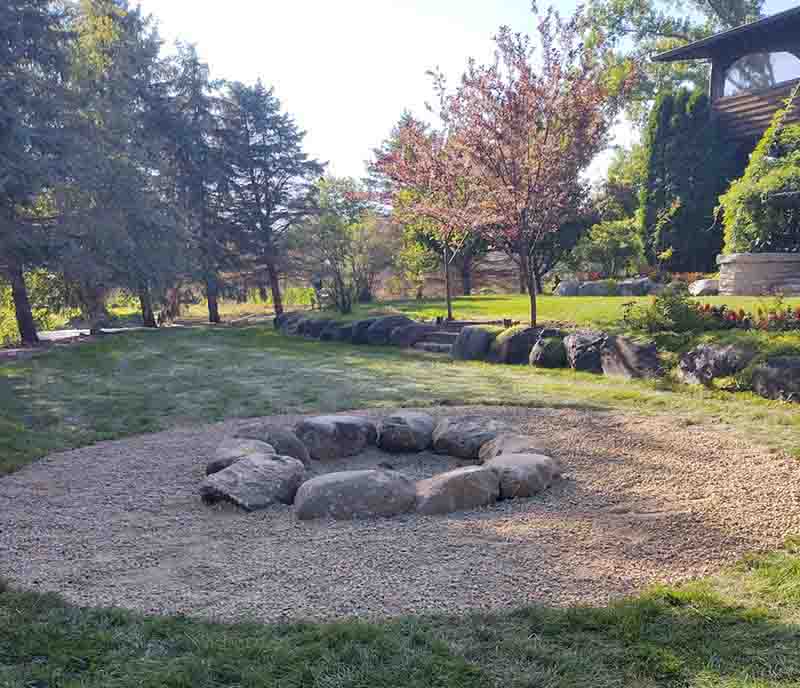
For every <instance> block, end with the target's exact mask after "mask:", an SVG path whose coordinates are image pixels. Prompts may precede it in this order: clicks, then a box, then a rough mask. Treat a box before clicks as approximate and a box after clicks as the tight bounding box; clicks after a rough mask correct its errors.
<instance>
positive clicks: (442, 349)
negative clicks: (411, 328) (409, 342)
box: [414, 342, 453, 354]
mask: <svg viewBox="0 0 800 688" xmlns="http://www.w3.org/2000/svg"><path fill="white" fill-rule="evenodd" d="M414 348H415V349H418V350H419V351H427V352H428V353H431V354H449V353H450V352H451V351H452V350H453V345H452V344H443V343H442V342H417V343H416V344H414Z"/></svg>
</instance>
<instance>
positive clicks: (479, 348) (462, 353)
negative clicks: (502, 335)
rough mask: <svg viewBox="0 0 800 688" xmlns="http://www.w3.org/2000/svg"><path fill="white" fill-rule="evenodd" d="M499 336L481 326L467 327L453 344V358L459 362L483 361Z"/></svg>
mask: <svg viewBox="0 0 800 688" xmlns="http://www.w3.org/2000/svg"><path fill="white" fill-rule="evenodd" d="M496 336H497V333H496V332H492V331H491V330H487V329H486V328H485V327H481V326H480V325H467V326H466V327H464V328H463V329H462V330H461V332H459V333H458V337H457V338H456V341H455V342H453V350H452V353H451V355H452V357H453V358H454V359H456V360H459V361H483V360H485V359H486V356H487V354H488V353H489V348H490V347H491V346H492V342H493V341H494V339H495V337H496Z"/></svg>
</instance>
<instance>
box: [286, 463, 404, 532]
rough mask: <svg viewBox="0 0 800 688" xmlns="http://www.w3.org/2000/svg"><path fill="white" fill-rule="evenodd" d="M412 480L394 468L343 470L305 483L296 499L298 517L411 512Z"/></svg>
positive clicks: (335, 516) (334, 516) (383, 514)
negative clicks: (393, 469)
mask: <svg viewBox="0 0 800 688" xmlns="http://www.w3.org/2000/svg"><path fill="white" fill-rule="evenodd" d="M415 500H416V489H415V486H414V483H413V481H411V480H410V479H409V478H407V477H406V476H404V475H402V474H400V473H396V472H394V471H388V470H387V471H384V470H376V471H343V472H341V473H328V474H326V475H321V476H319V477H317V478H312V479H311V480H309V481H308V482H305V483H303V484H302V485H301V486H300V489H299V490H298V491H297V495H296V497H295V500H294V507H295V512H296V513H297V518H299V519H302V520H307V519H312V518H334V519H340V520H341V519H353V518H369V517H373V516H395V515H396V514H403V513H406V512H408V511H411V510H412V509H413V508H414V503H415Z"/></svg>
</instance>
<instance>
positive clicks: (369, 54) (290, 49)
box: [131, 0, 797, 176]
mask: <svg viewBox="0 0 800 688" xmlns="http://www.w3.org/2000/svg"><path fill="white" fill-rule="evenodd" d="M796 2H797V0H768V2H767V6H768V8H769V10H770V11H772V12H774V11H779V10H782V9H786V8H788V7H790V6H792V5H795V4H796ZM131 4H136V0H131ZM140 4H141V6H142V8H143V9H144V11H145V12H147V13H150V14H153V15H154V16H155V17H157V18H158V20H159V25H160V31H161V34H162V36H163V38H164V39H165V40H166V41H168V42H173V41H174V40H175V39H178V38H179V39H181V40H183V41H185V42H188V43H195V44H196V45H197V48H198V51H199V53H200V55H201V56H202V57H203V59H205V60H206V61H207V62H208V63H209V65H210V66H211V70H212V74H213V76H214V77H216V78H224V79H230V80H236V81H244V82H253V81H255V80H256V79H257V78H259V77H261V79H262V81H263V82H264V83H265V84H266V85H268V86H273V87H274V88H275V93H276V95H277V96H278V97H279V98H280V99H281V102H282V104H283V107H284V109H285V110H287V111H288V112H290V113H291V114H292V115H293V116H294V118H295V120H296V121H297V122H298V124H299V125H300V126H301V127H302V128H303V129H305V130H306V131H307V132H308V133H307V137H306V149H307V150H308V152H309V153H311V154H312V155H314V156H316V157H318V158H320V159H321V160H323V161H328V162H329V167H328V170H329V172H331V173H333V174H336V175H351V176H361V175H362V174H363V173H364V169H365V168H364V161H366V160H368V159H369V158H370V157H371V150H372V148H373V147H375V146H377V145H378V144H379V143H380V142H381V141H382V140H383V139H384V138H385V137H386V136H387V134H388V133H389V130H390V129H391V127H392V125H393V124H394V123H395V122H396V121H397V119H398V118H399V116H400V114H401V113H402V112H403V110H404V109H409V110H411V111H412V112H415V113H417V114H423V112H424V105H425V102H426V100H428V99H431V98H432V91H431V89H430V81H429V79H428V78H427V77H426V76H425V72H426V70H428V69H431V68H433V67H440V68H441V69H442V70H444V72H445V73H446V74H447V75H448V76H449V77H450V79H451V80H452V81H453V82H455V80H456V79H457V78H458V76H459V75H460V74H461V72H462V71H463V68H464V66H465V64H466V61H467V59H468V58H469V57H474V58H476V59H478V60H481V61H486V60H489V59H490V58H491V56H492V42H491V38H492V35H493V34H494V33H495V31H496V30H497V28H498V27H499V26H501V25H503V24H506V25H509V26H511V27H512V28H513V29H515V30H518V31H524V32H527V33H533V32H534V25H533V15H532V13H531V11H530V0H225V1H224V2H219V1H215V2H212V1H211V0H140ZM554 4H555V5H557V6H558V8H559V9H560V10H561V11H562V12H564V13H567V12H570V11H572V10H573V9H574V7H575V5H576V4H577V3H576V1H575V0H555V2H554ZM540 5H542V3H541V2H540ZM615 134H616V142H617V143H620V144H626V143H628V142H630V140H631V138H632V133H631V132H630V129H629V127H627V126H625V125H624V124H623V125H620V126H618V127H617V128H616V130H615ZM607 164H608V156H607V155H605V156H602V159H601V160H598V161H597V162H596V164H595V165H593V170H592V171H591V172H592V176H596V175H598V174H602V172H603V171H604V169H605V167H606V165H607Z"/></svg>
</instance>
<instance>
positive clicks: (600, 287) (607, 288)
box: [578, 280, 617, 296]
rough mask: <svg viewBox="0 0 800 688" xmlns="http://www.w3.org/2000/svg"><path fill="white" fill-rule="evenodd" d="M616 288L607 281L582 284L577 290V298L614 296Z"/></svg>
mask: <svg viewBox="0 0 800 688" xmlns="http://www.w3.org/2000/svg"><path fill="white" fill-rule="evenodd" d="M616 293H617V287H616V285H615V284H613V283H612V282H611V281H609V280H598V281H596V282H584V283H583V284H581V286H580V288H579V289H578V296H615V295H616Z"/></svg>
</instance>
